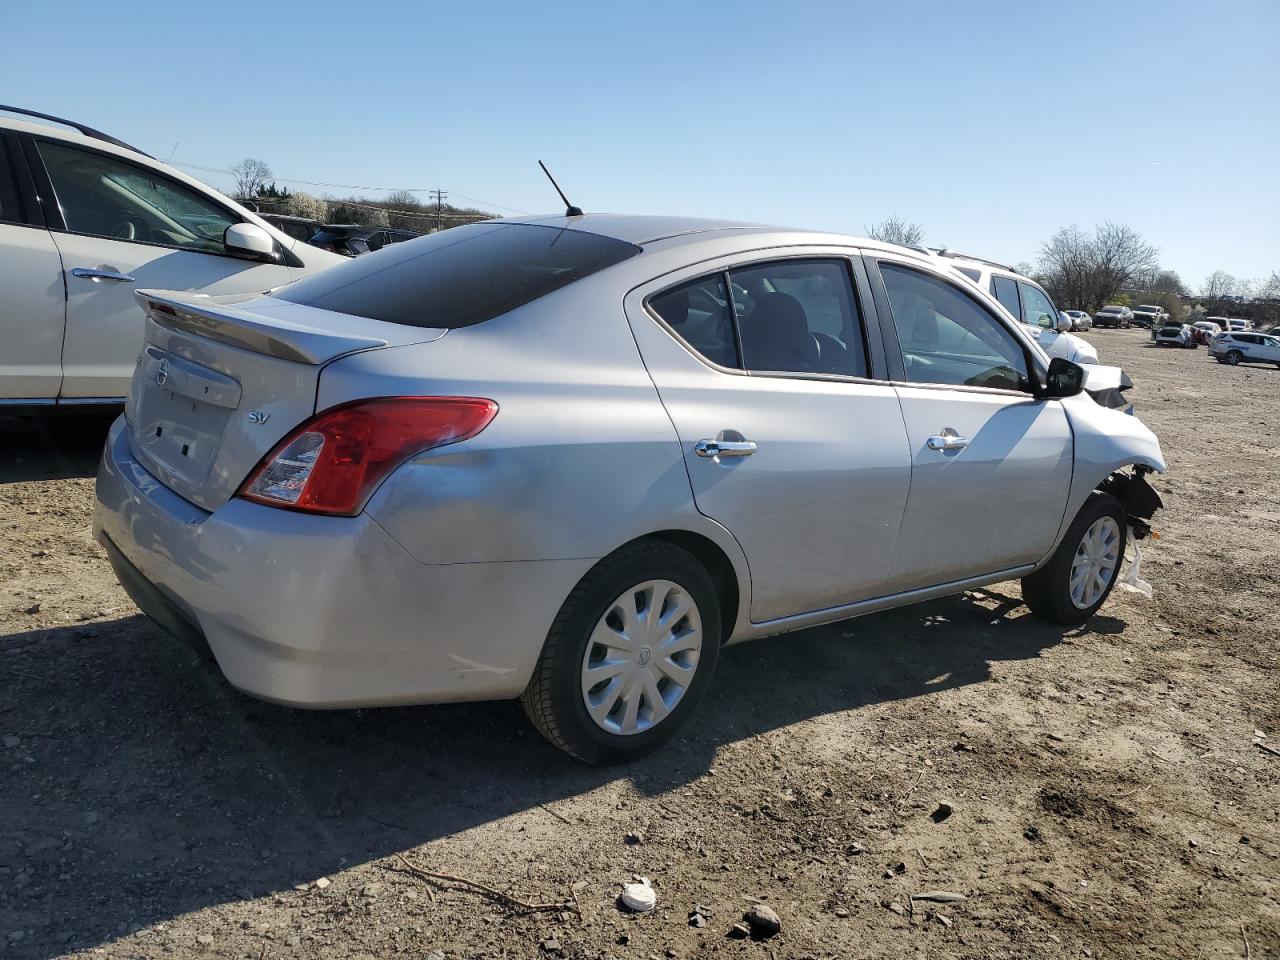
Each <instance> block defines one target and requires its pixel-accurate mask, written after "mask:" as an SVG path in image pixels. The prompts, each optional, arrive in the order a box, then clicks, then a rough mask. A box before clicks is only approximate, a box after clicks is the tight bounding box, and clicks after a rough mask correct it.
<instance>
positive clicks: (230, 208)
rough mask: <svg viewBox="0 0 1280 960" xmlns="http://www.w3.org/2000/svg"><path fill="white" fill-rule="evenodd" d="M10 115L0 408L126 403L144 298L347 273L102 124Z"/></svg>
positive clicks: (0, 122) (0, 186) (5, 142)
mask: <svg viewBox="0 0 1280 960" xmlns="http://www.w3.org/2000/svg"><path fill="white" fill-rule="evenodd" d="M0 111H6V112H8V113H11V114H20V115H22V116H25V117H27V118H29V119H13V118H11V117H8V116H0V290H3V295H0V403H6V404H16V403H24V404H26V403H33V404H40V405H51V404H57V405H71V404H85V403H104V402H105V403H119V402H120V401H121V400H122V398H123V397H124V395H125V392H126V391H127V390H128V388H129V377H130V376H131V375H132V373H133V368H134V363H135V361H136V360H137V357H138V351H139V350H140V349H141V348H142V333H143V327H144V324H145V317H144V315H143V312H142V310H140V309H139V307H138V303H137V301H136V300H134V297H133V291H134V289H135V288H137V287H164V288H168V289H174V290H201V291H206V292H210V293H219V294H226V293H250V292H258V291H261V290H266V289H268V288H270V287H278V286H280V285H281V284H284V283H288V282H289V281H290V280H296V279H297V278H298V277H301V276H305V275H307V274H309V273H314V272H315V271H317V270H320V269H322V268H324V267H327V266H331V265H332V264H334V263H340V262H342V261H341V258H339V257H335V256H333V255H332V254H329V253H325V252H324V251H322V250H317V249H316V248H315V247H310V246H307V245H306V244H304V243H300V242H298V241H297V240H295V239H294V238H292V237H290V236H288V235H287V234H284V233H282V232H281V231H279V230H278V229H276V228H275V227H274V226H272V225H271V224H269V223H268V222H267V221H265V220H264V219H263V218H262V217H260V216H258V215H257V214H255V213H252V212H250V211H249V210H246V209H245V208H244V207H242V206H240V205H239V204H237V203H235V202H234V201H232V200H229V199H227V198H226V197H224V196H223V195H222V194H220V193H218V192H217V191H216V190H214V189H212V188H211V187H208V186H206V185H205V184H203V183H201V182H199V181H198V180H194V179H192V178H191V177H188V176H186V175H185V174H182V173H179V172H178V171H177V170H174V169H173V168H172V167H169V166H167V165H166V164H163V163H161V162H160V161H158V160H156V159H155V158H154V157H151V156H148V155H147V154H145V153H143V152H142V151H141V150H138V149H136V148H135V147H131V146H129V145H128V144H126V143H123V142H121V141H120V140H117V139H115V138H114V137H110V136H108V135H107V134H105V133H101V132H99V131H97V130H94V129H93V128H92V127H87V126H84V125H83V124H79V123H75V122H73V121H70V120H64V119H62V118H60V117H53V116H50V115H48V114H43V113H37V112H35V111H28V110H23V109H20V108H17V107H0ZM33 121H40V122H33Z"/></svg>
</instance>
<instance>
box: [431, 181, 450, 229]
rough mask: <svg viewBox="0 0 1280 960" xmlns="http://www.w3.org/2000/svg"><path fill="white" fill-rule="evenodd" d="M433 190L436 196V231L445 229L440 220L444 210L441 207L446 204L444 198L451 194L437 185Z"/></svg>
mask: <svg viewBox="0 0 1280 960" xmlns="http://www.w3.org/2000/svg"><path fill="white" fill-rule="evenodd" d="M432 192H433V193H434V194H435V198H436V231H437V232H439V231H440V230H442V229H444V228H443V226H442V225H441V221H440V214H441V213H442V212H443V211H442V209H441V208H442V207H443V205H444V198H445V197H447V196H449V194H447V193H446V192H445V191H443V190H441V189H440V188H439V187H436V188H435V190H434V191H432Z"/></svg>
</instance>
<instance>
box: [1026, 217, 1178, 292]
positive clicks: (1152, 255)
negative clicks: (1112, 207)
mask: <svg viewBox="0 0 1280 960" xmlns="http://www.w3.org/2000/svg"><path fill="white" fill-rule="evenodd" d="M1157 253H1158V251H1157V250H1156V248H1155V247H1153V246H1152V245H1151V244H1149V243H1147V242H1146V241H1145V240H1143V239H1142V235H1141V234H1139V233H1138V232H1137V231H1136V230H1134V229H1133V228H1132V227H1126V226H1124V225H1123V224H1118V223H1110V222H1107V223H1104V224H1102V225H1101V226H1099V227H1095V228H1094V231H1093V234H1092V235H1090V234H1088V233H1085V232H1084V231H1083V230H1081V229H1080V228H1079V227H1076V226H1071V227H1064V228H1062V229H1061V230H1059V231H1058V232H1057V233H1055V234H1054V235H1053V236H1052V237H1050V238H1049V240H1048V242H1046V243H1045V245H1044V246H1043V247H1042V248H1041V250H1040V274H1041V276H1042V277H1043V279H1044V283H1045V286H1046V287H1048V288H1049V292H1050V293H1052V294H1053V295H1054V297H1055V298H1056V299H1058V300H1060V301H1061V302H1063V303H1066V304H1070V305H1071V306H1072V307H1073V308H1076V309H1082V310H1088V311H1090V312H1092V311H1094V310H1097V309H1099V308H1100V307H1102V306H1104V305H1105V304H1107V303H1108V302H1111V301H1114V300H1115V298H1116V296H1117V294H1119V293H1120V291H1121V290H1124V289H1132V288H1133V287H1135V286H1140V285H1142V284H1143V283H1145V282H1148V281H1151V280H1153V279H1154V278H1155V277H1156V276H1157V275H1158V273H1159V266H1158V264H1157V260H1156V255H1157Z"/></svg>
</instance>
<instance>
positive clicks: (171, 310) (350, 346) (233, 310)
mask: <svg viewBox="0 0 1280 960" xmlns="http://www.w3.org/2000/svg"><path fill="white" fill-rule="evenodd" d="M134 296H135V297H137V299H138V303H140V304H142V309H143V310H145V311H146V313H147V316H148V317H150V318H151V319H152V320H154V321H155V322H156V323H157V324H159V325H160V326H162V327H166V328H168V329H169V330H176V331H178V332H180V333H193V334H195V335H196V336H200V337H205V338H206V339H209V340H216V341H218V342H219V343H226V344H230V345H231V346H233V347H241V348H243V349H245V350H251V351H253V352H254V353H261V354H265V355H267V356H271V357H279V358H280V359H281V360H290V361H293V362H294V363H307V364H311V365H319V364H322V363H326V362H328V361H329V360H333V359H334V358H335V357H340V356H343V355H344V354H348V353H356V352H358V351H361V350H374V349H377V348H379V347H385V346H387V341H386V340H384V339H382V338H380V337H366V336H359V335H355V334H350V333H340V332H336V331H334V330H326V329H323V328H320V327H313V326H306V325H304V324H300V323H295V322H293V321H289V320H283V319H279V318H276V317H266V316H262V315H260V314H256V313H254V312H252V311H251V310H244V309H241V308H240V307H238V306H233V305H231V304H228V303H225V302H220V300H222V299H224V298H219V299H218V300H215V299H212V298H209V297H201V296H198V295H195V294H190V293H181V292H178V291H174V290H138V291H135V293H134ZM225 299H232V298H225ZM240 299H243V300H252V299H255V298H254V297H242V298H240Z"/></svg>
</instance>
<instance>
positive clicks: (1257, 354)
mask: <svg viewBox="0 0 1280 960" xmlns="http://www.w3.org/2000/svg"><path fill="white" fill-rule="evenodd" d="M1209 356H1211V357H1213V359H1215V360H1217V361H1218V362H1219V363H1229V364H1231V366H1233V367H1234V366H1235V365H1236V364H1238V363H1274V364H1275V365H1276V366H1278V367H1280V337H1273V336H1270V335H1268V334H1265V333H1232V332H1228V333H1223V334H1219V335H1218V336H1216V337H1214V338H1213V340H1212V341H1211V342H1210V343H1209Z"/></svg>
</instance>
